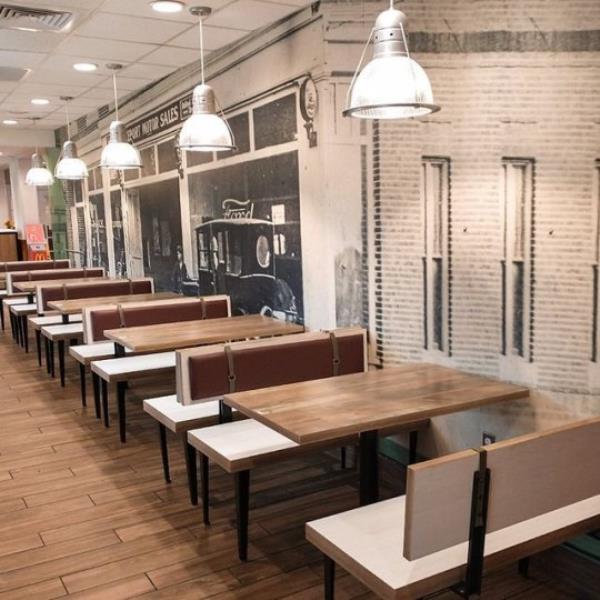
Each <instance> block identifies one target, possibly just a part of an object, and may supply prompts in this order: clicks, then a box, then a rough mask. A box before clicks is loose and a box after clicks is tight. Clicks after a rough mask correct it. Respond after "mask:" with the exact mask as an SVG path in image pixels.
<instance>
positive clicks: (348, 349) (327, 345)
mask: <svg viewBox="0 0 600 600" xmlns="http://www.w3.org/2000/svg"><path fill="white" fill-rule="evenodd" d="M366 359H367V356H366V332H365V331H364V330H363V329H358V328H351V329H350V328H349V329H339V330H336V331H334V332H331V333H329V332H309V333H300V334H295V335H293V336H282V337H277V338H270V339H262V340H252V341H247V342H236V343H233V344H229V345H217V346H210V347H205V348H190V349H186V350H181V351H179V352H177V396H178V400H179V401H180V402H182V403H183V404H189V403H191V402H194V401H201V400H205V399H207V398H211V397H215V396H222V395H223V394H226V393H228V392H230V391H246V390H252V389H259V388H266V387H272V386H277V385H284V384H288V383H297V382H300V381H309V380H313V379H323V378H326V377H332V376H334V375H336V374H337V375H343V374H349V373H358V372H362V371H365V370H366V369H367V360H366Z"/></svg>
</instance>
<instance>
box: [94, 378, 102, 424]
mask: <svg viewBox="0 0 600 600" xmlns="http://www.w3.org/2000/svg"><path fill="white" fill-rule="evenodd" d="M92 388H93V390H94V408H95V409H96V419H100V418H101V417H102V413H101V411H100V377H98V375H96V373H94V372H93V371H92Z"/></svg>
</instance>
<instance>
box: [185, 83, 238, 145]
mask: <svg viewBox="0 0 600 600" xmlns="http://www.w3.org/2000/svg"><path fill="white" fill-rule="evenodd" d="M192 106H193V108H192V116H191V117H189V118H188V119H187V121H186V122H185V123H184V124H183V127H182V128H181V133H180V134H179V147H180V148H181V149H182V150H190V151H192V152H221V151H223V150H235V142H234V141H233V135H232V133H231V129H229V126H228V125H227V122H226V121H225V119H222V118H221V117H220V116H219V115H218V114H217V110H216V101H215V92H214V91H213V89H212V88H211V87H210V86H209V85H206V84H200V85H197V86H196V87H195V88H194V93H193V96H192Z"/></svg>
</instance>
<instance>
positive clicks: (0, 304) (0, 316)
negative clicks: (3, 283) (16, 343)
mask: <svg viewBox="0 0 600 600" xmlns="http://www.w3.org/2000/svg"><path fill="white" fill-rule="evenodd" d="M0 323H1V324H2V331H4V298H0Z"/></svg>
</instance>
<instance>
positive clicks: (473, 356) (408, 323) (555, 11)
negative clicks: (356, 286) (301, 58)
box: [373, 0, 600, 442]
mask: <svg viewBox="0 0 600 600" xmlns="http://www.w3.org/2000/svg"><path fill="white" fill-rule="evenodd" d="M401 8H402V10H403V11H405V12H406V13H407V15H408V17H409V28H410V31H411V38H410V39H411V41H413V42H414V45H416V46H417V48H418V49H423V50H427V51H424V52H420V53H416V54H414V56H415V58H416V59H417V60H418V61H419V62H420V63H421V65H422V66H423V67H424V68H425V69H426V71H427V73H428V74H429V76H430V79H431V83H432V86H433V90H434V95H435V99H436V102H437V103H438V104H441V106H442V111H441V112H440V113H437V114H435V115H433V116H432V117H431V118H429V119H427V120H425V121H421V122H415V121H411V122H391V123H390V122H381V123H379V124H378V125H375V126H374V128H373V162H374V172H373V181H374V235H375V247H376V253H375V256H374V257H373V258H374V262H375V264H374V267H373V268H374V269H375V272H376V277H377V279H376V281H377V289H376V290H375V294H376V302H377V304H376V308H377V315H376V324H377V338H378V350H379V353H380V356H381V359H382V361H383V363H384V364H393V363H395V362H398V361H401V360H421V359H423V358H426V359H432V357H431V356H429V355H428V354H427V353H425V352H424V351H423V336H424V331H423V318H422V311H423V301H424V299H423V273H422V262H421V261H422V254H423V227H424V224H423V218H422V197H421V196H422V194H421V160H422V157H423V156H430V155H434V156H444V157H448V158H449V159H450V160H451V217H452V218H451V225H450V227H451V232H450V234H451V237H452V248H451V252H452V256H451V265H452V266H451V270H450V272H449V273H448V276H449V278H450V281H451V290H452V292H451V293H452V296H451V303H452V304H451V317H452V332H451V335H452V356H451V357H448V356H445V357H444V356H441V357H439V358H438V360H440V361H442V362H445V363H447V364H453V365H456V366H457V367H460V368H464V369H467V370H469V371H473V372H478V373H482V374H487V375H492V376H501V377H503V378H506V379H509V380H513V381H519V382H523V383H526V384H528V385H531V386H533V387H534V388H536V390H539V393H538V394H536V397H539V398H542V400H540V401H539V403H538V405H537V406H536V407H534V411H533V413H532V414H533V416H534V417H535V418H536V420H538V421H545V420H546V418H549V419H550V420H552V419H553V418H554V417H555V415H556V414H557V413H561V412H562V411H563V410H566V411H568V412H570V413H585V412H598V413H600V395H598V391H599V389H600V388H598V387H597V385H596V384H595V383H594V381H595V380H597V379H598V365H597V364H595V363H593V362H591V360H590V358H591V351H592V324H593V310H594V308H593V298H594V290H593V271H592V264H593V262H594V260H595V253H596V243H597V242H596V235H597V234H596V225H595V219H596V218H597V217H596V215H597V210H598V208H597V203H598V198H597V195H596V192H595V190H594V186H595V185H597V183H596V184H595V183H594V182H595V181H597V180H596V179H595V175H594V169H595V168H596V166H595V160H596V159H598V158H600V94H599V93H598V92H599V90H600V2H590V1H572V2H560V1H558V0H546V1H544V2H541V1H539V0H538V1H534V0H527V1H520V2H511V1H508V2H506V1H500V0H488V1H485V2H473V1H468V0H461V1H452V2H451V1H438V0H436V1H434V0H423V1H421V2H417V1H416V0H415V1H410V0H407V1H406V2H404V3H403V4H402V5H401ZM509 32H510V33H509ZM522 47H525V48H526V49H527V50H528V51H525V52H524V51H521V48H522ZM498 50H501V51H498ZM503 157H526V158H531V159H533V160H534V165H535V167H534V192H533V200H534V202H533V215H532V217H533V225H532V230H531V252H532V256H533V258H534V265H535V268H534V271H533V272H532V282H531V283H532V290H533V303H532V308H531V315H530V317H531V332H532V347H533V360H532V361H531V362H530V361H529V360H526V359H520V358H515V357H509V358H507V357H503V356H502V354H501V352H500V349H501V334H502V317H503V311H502V285H501V283H502V278H501V262H500V261H501V259H502V256H503V223H504V220H503V213H502V208H501V207H502V198H501V194H502V177H501V173H502V159H503ZM433 359H435V357H433ZM492 412H493V411H492ZM495 412H496V413H497V414H498V413H500V414H502V413H503V414H504V416H505V417H506V416H510V415H512V417H514V407H513V408H511V409H508V408H506V409H504V410H497V411H495ZM530 416H531V415H530ZM488 423H489V422H488ZM496 425H497V427H498V429H499V430H504V429H506V425H505V424H504V425H502V424H500V423H499V422H498V423H497V424H496ZM474 435H476V437H478V436H479V434H478V433H477V434H474ZM467 437H469V436H467ZM469 441H470V442H471V441H477V440H476V439H473V440H469Z"/></svg>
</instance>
